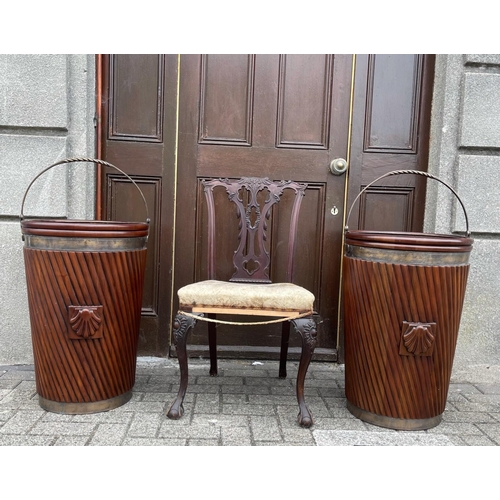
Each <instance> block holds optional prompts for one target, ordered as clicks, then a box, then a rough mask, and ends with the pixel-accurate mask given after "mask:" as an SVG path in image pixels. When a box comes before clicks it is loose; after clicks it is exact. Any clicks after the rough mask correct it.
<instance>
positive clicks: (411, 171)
mask: <svg viewBox="0 0 500 500" xmlns="http://www.w3.org/2000/svg"><path fill="white" fill-rule="evenodd" d="M399 174H415V175H421V176H423V177H428V178H429V179H433V180H435V181H438V182H440V183H441V184H443V186H446V187H447V188H448V189H449V190H450V191H451V192H452V193H453V194H454V195H455V197H456V198H457V200H458V201H459V203H460V205H461V206H462V210H463V211H464V215H465V224H466V227H467V229H466V232H465V234H466V236H467V238H469V237H470V231H469V218H468V217H467V211H466V210H465V206H464V204H463V203H462V200H461V199H460V196H458V194H457V192H456V191H455V190H454V189H453V188H452V187H451V186H449V185H448V184H447V183H446V182H444V181H443V180H441V179H439V178H438V177H436V176H434V175H432V174H429V173H427V172H421V171H420V170H393V171H391V172H387V173H386V174H384V175H381V176H380V177H378V178H377V179H375V180H374V181H372V182H370V183H369V184H368V185H366V186H365V187H364V188H363V189H362V190H361V191H360V192H359V193H358V195H357V196H356V198H354V201H353V202H352V205H351V208H350V209H349V212H348V214H347V218H346V224H345V228H344V231H346V232H347V230H348V222H349V217H350V216H351V212H352V209H353V207H354V205H355V204H356V202H357V201H358V199H359V198H360V196H361V195H362V194H363V193H364V192H365V191H366V190H367V189H368V188H369V187H370V186H372V185H373V184H375V183H376V182H378V181H380V180H381V179H384V178H385V177H390V176H392V175H399Z"/></svg>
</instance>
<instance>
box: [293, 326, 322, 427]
mask: <svg viewBox="0 0 500 500" xmlns="http://www.w3.org/2000/svg"><path fill="white" fill-rule="evenodd" d="M292 323H293V325H294V327H295V330H296V331H297V333H299V334H300V336H301V337H302V353H301V355H300V362H299V371H298V374H297V401H298V403H299V414H298V417H297V418H298V422H299V425H301V426H302V427H311V425H312V424H313V419H312V414H311V412H310V411H309V408H308V407H307V405H306V402H305V399H304V382H305V379H306V373H307V369H308V368H309V363H310V362H311V358H312V355H313V352H314V348H315V347H316V336H317V331H316V322H315V321H314V320H313V319H312V318H300V319H295V320H292Z"/></svg>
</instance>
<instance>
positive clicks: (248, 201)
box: [202, 177, 307, 283]
mask: <svg viewBox="0 0 500 500" xmlns="http://www.w3.org/2000/svg"><path fill="white" fill-rule="evenodd" d="M202 184H203V187H204V192H205V197H206V200H207V207H208V253H207V255H208V276H209V279H216V276H215V203H214V196H213V190H214V188H216V187H224V188H225V189H226V192H227V194H228V196H229V200H230V201H232V202H233V203H234V204H235V205H236V208H237V217H238V220H239V234H238V248H237V250H236V251H235V253H234V257H233V264H234V267H235V272H234V274H233V276H232V277H231V278H230V281H242V282H246V283H271V279H270V277H269V265H270V263H271V257H270V255H269V252H268V250H267V249H266V245H265V242H266V240H267V232H268V221H269V219H270V216H271V211H272V208H273V206H274V205H275V204H277V203H278V202H279V201H280V199H281V195H282V194H283V191H284V190H285V189H291V190H293V191H294V192H295V197H294V202H293V207H292V213H291V220H290V233H289V238H288V249H287V267H286V280H287V281H288V282H292V279H293V260H294V253H295V242H296V236H297V223H298V218H299V211H300V205H301V202H302V197H303V196H304V194H305V190H306V188H307V184H302V183H297V182H292V181H277V182H273V181H271V180H269V179H268V178H267V177H265V178H260V177H243V178H241V179H239V180H230V179H210V180H203V181H202ZM264 190H265V191H267V196H264V197H263V198H262V196H261V197H259V196H258V195H259V193H260V192H261V191H264ZM259 199H260V200H264V201H260V203H259Z"/></svg>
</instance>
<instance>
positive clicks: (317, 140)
mask: <svg viewBox="0 0 500 500" xmlns="http://www.w3.org/2000/svg"><path fill="white" fill-rule="evenodd" d="M432 60H433V58H432V57H430V56H418V55H403V56H391V55H377V56H357V57H356V58H354V57H353V56H351V55H320V54H315V55H242V54H239V55H182V56H180V64H179V65H178V64H177V63H178V60H177V56H155V55H146V56H141V55H133V56H127V55H120V56H109V57H108V56H105V57H103V64H102V75H103V79H102V85H101V86H100V88H101V89H102V108H101V109H102V128H101V130H102V133H101V144H102V155H101V156H102V158H103V159H106V160H107V161H109V162H111V163H115V162H116V163H115V164H116V165H117V166H119V167H120V168H122V169H124V170H125V171H126V172H127V173H129V174H131V175H132V176H133V178H134V180H136V181H137V182H138V183H139V185H140V186H141V188H143V187H144V191H145V194H146V198H147V200H148V205H149V210H150V216H151V218H152V224H151V235H152V238H151V240H150V244H149V245H148V247H149V249H148V252H151V253H150V254H148V258H149V260H148V269H147V273H149V274H148V277H147V280H146V285H145V291H146V293H145V299H144V309H143V311H144V314H143V325H142V326H141V344H140V348H139V354H142V355H145V354H150V355H167V354H168V353H169V346H170V353H172V354H174V355H175V348H174V347H173V346H171V345H170V344H171V342H170V331H171V324H170V323H171V314H172V311H173V312H174V313H175V311H176V308H177V303H176V290H177V289H178V288H179V287H181V286H183V285H185V284H188V283H191V282H193V281H194V280H199V279H205V278H206V272H207V269H206V251H207V249H206V206H205V199H204V195H203V192H202V188H201V179H206V178H218V177H223V178H225V177H227V178H239V177H242V176H256V177H269V178H271V179H273V180H280V179H285V180H294V181H300V182H306V183H307V184H308V188H307V190H306V196H305V198H304V201H303V204H302V209H301V215H300V221H299V242H298V245H297V250H296V251H297V254H296V271H295V275H294V281H295V282H296V283H297V284H299V285H301V286H304V287H305V288H307V289H309V290H311V291H312V292H313V293H314V295H315V296H316V303H315V306H316V310H317V312H318V314H319V315H320V317H321V321H322V322H321V324H320V325H319V328H318V347H317V348H316V351H315V355H314V359H326V360H336V359H340V360H341V359H342V352H340V354H339V352H338V348H339V347H340V348H341V346H342V335H341V332H340V335H339V325H340V327H341V315H340V314H339V303H340V299H341V296H340V295H341V294H340V286H339V284H340V277H341V256H342V235H343V225H344V212H345V206H346V205H347V206H349V202H350V200H352V199H353V197H354V196H355V195H356V194H357V193H358V192H359V190H360V189H361V188H362V186H363V185H366V183H368V182H369V181H370V180H372V179H373V178H375V176H377V175H380V174H382V173H384V172H385V171H387V170H392V169H395V168H414V169H421V170H426V163H427V153H428V129H429V121H430V99H431V94H432V77H433V68H432ZM354 63H355V65H356V70H355V73H354V74H355V78H354V79H353V64H354ZM178 68H180V71H179V74H178V73H177V70H178ZM177 78H178V79H177ZM353 82H355V85H354V87H353ZM177 89H179V90H178V95H177ZM177 99H178V101H177ZM177 113H178V123H176V117H177ZM351 125H352V136H351ZM177 138H178V139H177ZM176 140H177V148H176ZM176 151H177V157H176V156H175V152H176ZM350 151H351V154H350V157H351V158H350V161H351V165H350V170H349V172H348V175H349V177H348V176H347V175H340V176H336V175H333V174H332V173H331V172H330V168H329V167H330V163H331V162H332V160H334V159H336V158H345V159H347V160H349V152H350ZM176 158H177V160H176ZM404 177H406V178H405V179H404V180H398V181H397V183H396V184H397V185H396V186H395V187H394V186H387V185H382V186H380V187H377V188H372V189H371V190H370V191H369V192H368V193H367V195H366V196H365V197H363V198H362V199H361V203H360V208H359V209H356V210H355V211H354V213H353V216H352V220H351V221H350V227H352V228H354V227H356V226H357V224H358V220H359V221H360V223H361V227H365V228H371V227H377V228H382V229H395V230H396V229H397V230H399V229H402V228H403V229H405V230H408V229H412V230H421V225H422V218H423V203H422V201H423V199H424V189H425V185H422V184H419V183H418V182H417V181H416V180H413V179H408V176H404ZM348 178H349V188H348V190H347V187H346V183H347V179H348ZM101 184H102V188H101V193H100V194H101V198H102V203H101V207H102V214H103V216H105V217H108V218H121V219H123V218H128V217H132V216H133V215H136V214H140V213H141V214H142V213H143V212H141V211H140V210H141V209H140V200H138V199H137V198H134V195H133V192H132V187H133V186H132V185H130V183H127V182H126V181H125V180H124V179H123V178H122V177H120V176H115V175H114V174H113V173H112V172H111V171H109V172H108V171H103V174H102V181H101ZM347 192H348V198H347V200H346V193H347ZM174 197H175V200H176V203H175V207H174ZM224 203H229V202H228V201H227V197H226V195H225V193H224V194H223V196H221V197H220V198H219V199H217V200H216V204H217V205H216V210H218V211H219V213H220V211H224V210H226V205H224ZM289 205H290V204H289V203H288V202H287V201H286V200H283V201H282V202H280V204H279V207H280V208H279V210H280V211H282V212H281V213H282V214H283V219H285V218H286V212H287V207H289ZM387 206H389V208H388V209H387V208H386V207H387ZM227 209H228V210H229V209H230V207H229V206H227ZM174 212H175V214H176V216H175V218H174ZM279 220H280V212H277V213H275V214H274V215H273V227H272V230H271V242H270V245H271V249H272V256H273V261H272V263H271V279H272V280H273V281H281V280H284V260H285V259H284V257H283V255H282V253H281V249H282V247H283V246H284V245H283V242H282V238H281V236H280V234H281V233H280V229H279V224H278V222H279ZM217 231H218V233H217V241H218V244H219V247H218V253H217V258H218V260H217V273H218V276H217V278H218V279H228V278H229V277H230V276H231V275H232V272H233V267H232V252H233V250H234V249H235V248H236V246H235V239H236V238H237V226H236V224H235V227H228V226H223V225H222V226H220V227H219V228H218V229H217ZM172 279H173V282H172ZM224 319H231V318H224ZM280 332H281V331H280V325H268V326H259V327H249V326H246V327H234V326H228V325H218V331H217V336H218V344H219V353H220V356H221V357H234V356H236V357H247V358H250V359H253V358H275V357H277V356H278V351H279V345H280ZM297 337H298V336H297ZM188 341H189V344H190V345H189V346H188V349H189V352H190V353H191V355H204V354H205V353H208V347H207V343H208V340H207V333H206V324H205V323H203V322H198V324H197V325H196V327H195V329H194V330H193V331H192V332H191V334H190V337H189V339H188ZM299 346H300V339H299V338H293V335H292V336H291V338H290V357H294V356H298V353H299V352H300V348H299Z"/></svg>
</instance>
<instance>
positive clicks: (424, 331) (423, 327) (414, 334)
mask: <svg viewBox="0 0 500 500" xmlns="http://www.w3.org/2000/svg"><path fill="white" fill-rule="evenodd" d="M403 342H404V346H405V348H406V349H407V351H408V352H410V353H412V354H415V355H416V356H418V355H421V354H424V353H426V352H427V351H428V350H429V349H430V348H431V347H432V345H433V344H434V335H433V334H432V331H431V325H430V324H426V323H410V324H409V326H408V329H407V330H406V331H405V333H404V334H403Z"/></svg>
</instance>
